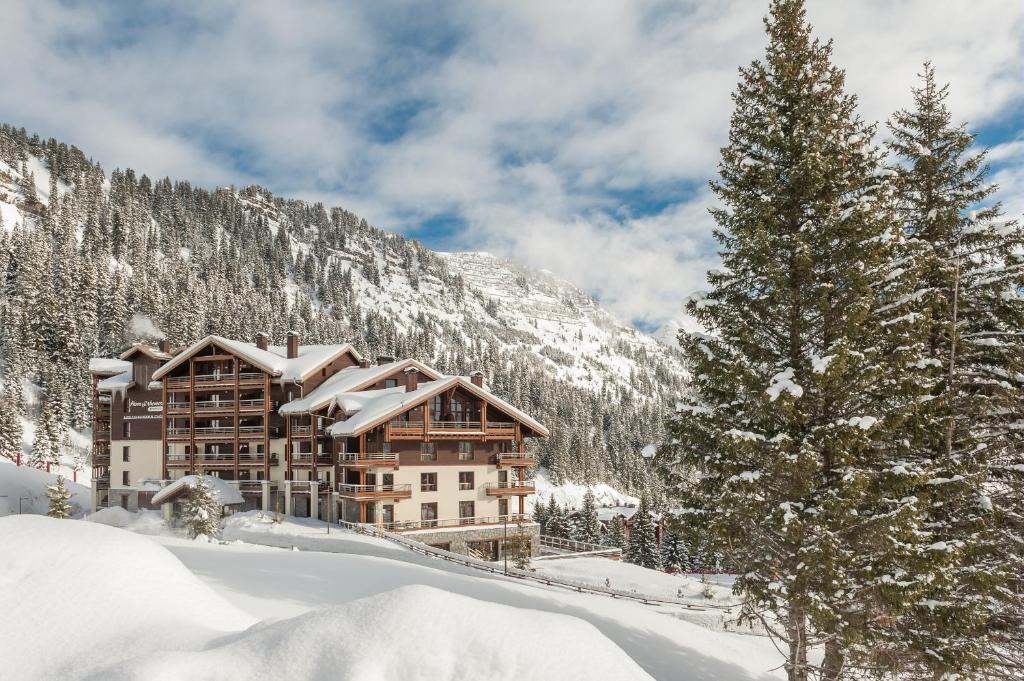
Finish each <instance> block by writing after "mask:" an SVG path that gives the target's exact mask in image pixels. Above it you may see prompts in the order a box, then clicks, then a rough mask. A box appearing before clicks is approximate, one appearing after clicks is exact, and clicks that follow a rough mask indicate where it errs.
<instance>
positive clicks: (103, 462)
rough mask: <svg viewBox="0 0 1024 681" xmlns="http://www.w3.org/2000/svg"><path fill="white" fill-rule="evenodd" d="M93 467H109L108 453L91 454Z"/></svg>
mask: <svg viewBox="0 0 1024 681" xmlns="http://www.w3.org/2000/svg"><path fill="white" fill-rule="evenodd" d="M92 465H93V466H109V465H110V452H107V453H106V454H93V455H92Z"/></svg>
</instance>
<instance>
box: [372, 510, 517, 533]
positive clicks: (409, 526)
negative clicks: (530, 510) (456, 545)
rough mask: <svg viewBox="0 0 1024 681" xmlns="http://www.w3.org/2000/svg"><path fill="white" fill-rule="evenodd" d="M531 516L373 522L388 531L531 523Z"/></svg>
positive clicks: (514, 515) (513, 515)
mask: <svg viewBox="0 0 1024 681" xmlns="http://www.w3.org/2000/svg"><path fill="white" fill-rule="evenodd" d="M532 522H533V518H531V517H530V516H528V515H526V514H524V513H513V514H509V515H496V516H483V517H473V518H448V519H444V520H407V521H405V522H397V523H381V524H379V525H378V524H374V526H375V527H381V526H383V528H384V529H385V530H387V531H388V532H410V531H413V532H414V531H416V530H436V529H444V528H448V527H466V526H469V525H474V526H484V527H486V526H493V527H498V528H500V527H502V526H503V525H505V524H506V523H507V524H508V525H520V524H522V523H532Z"/></svg>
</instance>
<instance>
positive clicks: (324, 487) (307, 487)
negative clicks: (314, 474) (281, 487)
mask: <svg viewBox="0 0 1024 681" xmlns="http://www.w3.org/2000/svg"><path fill="white" fill-rule="evenodd" d="M286 482H290V483H291V487H292V494H309V493H310V492H311V491H313V490H316V492H317V493H320V492H326V491H328V490H329V489H330V488H331V486H330V485H329V484H328V483H326V482H322V481H320V480H287V481H286Z"/></svg>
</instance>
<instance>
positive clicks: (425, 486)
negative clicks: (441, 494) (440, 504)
mask: <svg viewBox="0 0 1024 681" xmlns="http://www.w3.org/2000/svg"><path fill="white" fill-rule="evenodd" d="M420 491H421V492H436V491H437V473H420Z"/></svg>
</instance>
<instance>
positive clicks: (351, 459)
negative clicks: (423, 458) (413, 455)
mask: <svg viewBox="0 0 1024 681" xmlns="http://www.w3.org/2000/svg"><path fill="white" fill-rule="evenodd" d="M338 465H340V466H348V467H349V468H369V467H371V466H388V467H390V468H398V452H344V453H342V454H339V455H338Z"/></svg>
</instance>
